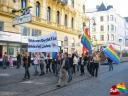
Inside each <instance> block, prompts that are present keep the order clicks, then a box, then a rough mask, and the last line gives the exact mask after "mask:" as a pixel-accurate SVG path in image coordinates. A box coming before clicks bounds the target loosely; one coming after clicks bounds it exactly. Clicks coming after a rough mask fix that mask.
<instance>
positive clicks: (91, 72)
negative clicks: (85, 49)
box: [87, 56, 94, 76]
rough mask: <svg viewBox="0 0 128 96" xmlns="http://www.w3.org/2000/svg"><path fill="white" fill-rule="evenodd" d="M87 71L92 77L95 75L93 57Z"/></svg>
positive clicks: (90, 58) (90, 57)
mask: <svg viewBox="0 0 128 96" xmlns="http://www.w3.org/2000/svg"><path fill="white" fill-rule="evenodd" d="M87 70H88V72H89V73H90V74H91V76H94V75H93V70H94V60H93V57H92V56H89V61H88V65H87Z"/></svg>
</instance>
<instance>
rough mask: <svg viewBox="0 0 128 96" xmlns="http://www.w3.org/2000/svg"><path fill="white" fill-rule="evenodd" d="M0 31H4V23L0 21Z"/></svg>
mask: <svg viewBox="0 0 128 96" xmlns="http://www.w3.org/2000/svg"><path fill="white" fill-rule="evenodd" d="M0 31H4V22H2V21H0Z"/></svg>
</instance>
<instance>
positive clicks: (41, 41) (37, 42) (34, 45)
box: [28, 32, 58, 52]
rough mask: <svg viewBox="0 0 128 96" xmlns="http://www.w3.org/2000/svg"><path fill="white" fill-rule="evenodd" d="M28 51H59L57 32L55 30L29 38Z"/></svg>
mask: <svg viewBox="0 0 128 96" xmlns="http://www.w3.org/2000/svg"><path fill="white" fill-rule="evenodd" d="M28 52H58V41H57V34H56V33H55V32H53V33H50V34H48V35H45V36H40V37H30V38H29V39H28Z"/></svg>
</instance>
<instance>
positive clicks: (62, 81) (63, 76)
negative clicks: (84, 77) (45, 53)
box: [57, 53, 69, 87]
mask: <svg viewBox="0 0 128 96" xmlns="http://www.w3.org/2000/svg"><path fill="white" fill-rule="evenodd" d="M68 62H69V59H68V53H65V54H64V60H63V62H62V65H61V68H60V74H59V80H58V84H57V87H61V86H65V85H66V84H67V79H68V72H67V70H68Z"/></svg>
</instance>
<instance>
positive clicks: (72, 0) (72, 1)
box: [71, 0, 74, 8]
mask: <svg viewBox="0 0 128 96" xmlns="http://www.w3.org/2000/svg"><path fill="white" fill-rule="evenodd" d="M71 5H72V7H73V8H74V0H71Z"/></svg>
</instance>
